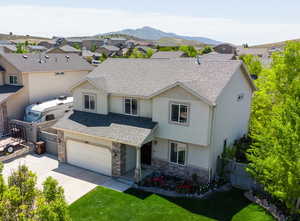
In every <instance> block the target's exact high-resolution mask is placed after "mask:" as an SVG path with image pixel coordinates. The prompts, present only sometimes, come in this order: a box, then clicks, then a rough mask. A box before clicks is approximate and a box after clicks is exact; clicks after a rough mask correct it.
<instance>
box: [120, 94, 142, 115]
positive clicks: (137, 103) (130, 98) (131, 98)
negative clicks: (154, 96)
mask: <svg viewBox="0 0 300 221" xmlns="http://www.w3.org/2000/svg"><path fill="white" fill-rule="evenodd" d="M126 99H129V100H130V113H126V112H125V104H126V101H125V100H126ZM132 100H136V108H137V110H136V114H132ZM139 103H140V102H139V99H137V98H135V97H123V114H125V115H129V116H139V109H140V108H139Z"/></svg>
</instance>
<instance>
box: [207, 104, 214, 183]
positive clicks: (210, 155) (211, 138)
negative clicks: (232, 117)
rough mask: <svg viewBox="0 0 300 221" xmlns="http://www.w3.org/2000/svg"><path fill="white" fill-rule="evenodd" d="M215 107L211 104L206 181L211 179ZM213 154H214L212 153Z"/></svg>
mask: <svg viewBox="0 0 300 221" xmlns="http://www.w3.org/2000/svg"><path fill="white" fill-rule="evenodd" d="M215 108H216V106H212V108H211V125H210V134H209V146H210V151H209V153H210V154H209V157H210V160H209V161H210V168H209V171H208V181H209V182H211V181H212V168H211V163H212V159H213V156H212V150H213V147H212V144H213V130H214V124H215ZM213 155H214V154H213Z"/></svg>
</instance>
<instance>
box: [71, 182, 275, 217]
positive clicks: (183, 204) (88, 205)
mask: <svg viewBox="0 0 300 221" xmlns="http://www.w3.org/2000/svg"><path fill="white" fill-rule="evenodd" d="M70 213H71V217H72V219H73V220H74V221H83V220H84V221H97V220H101V221H125V220H126V221H127V220H130V221H147V220H149V221H167V220H170V221H177V220H178V221H179V220H183V221H190V220H195V221H196V220H199V221H212V220H221V221H229V220H232V221H273V218H272V217H271V216H270V215H268V214H267V213H266V212H265V211H264V210H263V209H262V208H260V207H259V206H257V205H254V204H251V203H250V202H249V201H248V200H247V199H246V198H244V196H243V193H242V191H239V190H231V191H228V192H224V193H216V194H214V195H213V196H211V197H209V198H208V199H202V200H200V199H183V198H169V197H163V196H159V195H156V194H151V193H148V192H143V191H139V190H136V189H129V190H128V191H126V192H124V193H120V192H116V191H113V190H110V189H106V188H103V187H97V188H95V189H94V190H92V191H91V192H89V193H88V194H86V195H85V196H83V197H82V198H80V199H79V200H77V201H76V202H74V203H73V204H71V205H70Z"/></svg>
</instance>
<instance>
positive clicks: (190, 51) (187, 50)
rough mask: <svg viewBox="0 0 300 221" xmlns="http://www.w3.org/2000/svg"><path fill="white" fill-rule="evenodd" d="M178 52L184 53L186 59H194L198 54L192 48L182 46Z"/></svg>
mask: <svg viewBox="0 0 300 221" xmlns="http://www.w3.org/2000/svg"><path fill="white" fill-rule="evenodd" d="M179 50H180V51H182V52H184V53H185V54H186V56H188V57H196V56H197V54H198V52H197V50H196V49H195V48H194V47H193V46H189V45H183V46H181V47H180V48H179Z"/></svg>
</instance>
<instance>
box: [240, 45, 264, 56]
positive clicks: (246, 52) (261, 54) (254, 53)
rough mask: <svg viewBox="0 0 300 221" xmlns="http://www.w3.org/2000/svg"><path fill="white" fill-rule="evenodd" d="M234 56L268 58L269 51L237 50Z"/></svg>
mask: <svg viewBox="0 0 300 221" xmlns="http://www.w3.org/2000/svg"><path fill="white" fill-rule="evenodd" d="M236 54H237V55H238V56H242V55H248V54H251V55H254V56H257V57H260V58H268V57H269V51H268V49H267V48H243V47H240V48H237V49H236Z"/></svg>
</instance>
